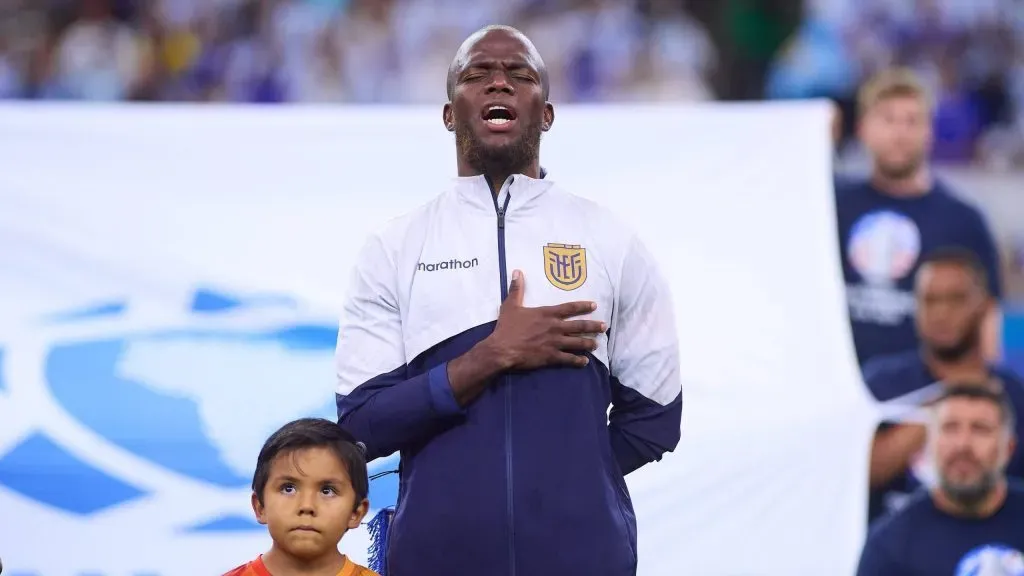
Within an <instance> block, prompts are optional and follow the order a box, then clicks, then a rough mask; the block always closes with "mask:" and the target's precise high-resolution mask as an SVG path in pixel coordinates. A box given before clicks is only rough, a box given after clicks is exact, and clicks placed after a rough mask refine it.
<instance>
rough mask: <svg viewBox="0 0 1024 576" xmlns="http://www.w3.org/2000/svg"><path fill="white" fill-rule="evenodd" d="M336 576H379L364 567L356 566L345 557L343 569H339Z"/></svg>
mask: <svg viewBox="0 0 1024 576" xmlns="http://www.w3.org/2000/svg"><path fill="white" fill-rule="evenodd" d="M338 576H380V574H377V573H376V572H374V571H373V570H370V569H369V568H367V567H366V566H361V565H359V564H356V563H355V562H353V561H352V560H350V559H348V558H347V557H346V558H345V567H344V568H342V569H341V573H340V574H338Z"/></svg>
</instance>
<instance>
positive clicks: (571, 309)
mask: <svg viewBox="0 0 1024 576" xmlns="http://www.w3.org/2000/svg"><path fill="white" fill-rule="evenodd" d="M549 310H550V311H551V313H552V314H554V315H555V316H558V317H560V318H569V317H572V316H581V315H583V314H590V313H591V312H593V311H594V310H597V302H587V301H578V302H566V303H565V304H559V305H557V306H552V307H551V308H550V309H549Z"/></svg>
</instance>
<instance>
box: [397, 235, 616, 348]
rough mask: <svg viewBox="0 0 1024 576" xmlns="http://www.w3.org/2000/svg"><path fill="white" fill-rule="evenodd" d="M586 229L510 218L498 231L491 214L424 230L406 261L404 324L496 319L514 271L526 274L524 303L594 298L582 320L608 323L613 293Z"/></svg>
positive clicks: (458, 324)
mask: <svg viewBox="0 0 1024 576" xmlns="http://www.w3.org/2000/svg"><path fill="white" fill-rule="evenodd" d="M604 256H605V255H604V254H602V250H600V248H599V247H598V246H595V245H594V244H593V242H592V241H591V239H590V238H589V237H588V235H586V234H584V233H583V231H577V227H574V226H561V227H560V226H557V225H553V223H551V222H540V223H537V224H536V225H527V224H519V223H517V222H515V221H512V222H509V224H508V225H507V226H506V227H505V228H504V230H500V229H499V228H498V226H497V223H496V220H491V221H486V220H484V219H480V220H478V221H476V222H472V223H467V222H463V223H462V224H461V225H460V226H459V227H458V228H455V229H453V227H444V228H440V227H439V228H437V229H435V230H434V231H432V232H431V234H428V236H427V239H426V241H425V242H424V244H423V247H422V250H421V251H420V253H419V259H418V261H417V262H415V263H413V262H412V261H411V260H412V259H411V258H410V259H409V261H408V262H406V264H405V265H406V266H407V267H409V268H410V269H411V274H400V276H403V277H406V278H408V281H407V282H408V284H407V287H408V292H407V299H406V301H405V302H404V303H403V304H404V306H402V307H403V310H402V312H403V317H404V320H405V321H406V324H405V326H406V327H407V328H409V329H412V330H415V329H416V327H417V326H424V325H426V324H432V325H433V326H434V327H435V328H436V327H437V324H438V323H444V324H451V326H452V327H451V328H450V329H448V330H445V332H450V333H452V335H453V334H455V333H458V331H461V330H465V329H467V328H469V327H472V326H474V325H479V324H484V323H486V322H490V321H493V320H495V319H496V318H497V315H498V308H499V306H500V305H501V301H502V297H503V295H504V293H505V292H506V291H507V287H508V283H509V282H510V281H511V278H512V272H513V271H514V270H520V271H522V272H523V274H524V276H525V293H524V300H523V304H524V305H525V306H528V307H537V306H551V305H556V304H561V303H564V302H573V301H580V300H585V301H593V302H596V303H597V310H596V311H595V312H593V313H591V314H589V315H587V316H585V317H586V318H593V319H597V320H603V321H605V322H608V323H611V319H612V305H613V302H614V298H615V290H614V286H613V279H612V278H610V274H609V273H608V268H609V266H608V264H609V263H608V262H606V261H605V260H604Z"/></svg>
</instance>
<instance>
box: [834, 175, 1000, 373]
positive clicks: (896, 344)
mask: <svg viewBox="0 0 1024 576" xmlns="http://www.w3.org/2000/svg"><path fill="white" fill-rule="evenodd" d="M835 186H836V212H837V216H838V233H839V245H840V249H841V252H842V263H843V277H844V279H845V282H846V287H847V301H848V304H849V309H850V321H851V327H852V330H853V340H854V345H855V346H856V349H857V359H858V361H859V363H860V364H861V365H863V364H864V363H865V362H867V361H868V360H870V359H871V358H873V357H875V356H883V355H887V354H895V353H899V352H905V351H908V350H913V349H916V348H917V344H918V340H917V332H916V330H915V328H914V318H913V315H914V308H915V304H914V299H913V282H914V274H915V273H916V272H917V268H918V266H919V265H920V260H921V258H923V257H924V256H927V255H928V253H930V252H932V251H934V250H936V249H938V248H945V247H951V246H956V247H960V248H964V249H967V250H970V251H972V252H974V253H975V254H976V255H977V256H978V258H979V259H980V260H981V262H982V263H983V264H984V266H985V268H986V270H987V272H988V276H989V289H990V290H991V291H992V294H993V295H994V296H995V297H996V298H999V297H1001V296H1002V290H1001V281H1000V269H999V254H998V250H997V248H996V244H995V240H994V238H993V236H992V232H991V231H990V229H989V226H988V223H987V222H986V221H985V218H984V216H983V215H982V214H981V212H980V211H979V210H978V209H977V208H975V207H974V206H972V205H970V204H968V203H967V202H965V201H964V200H962V199H961V198H960V197H958V196H956V195H955V194H954V193H953V192H951V191H950V190H949V189H948V188H947V187H946V186H945V185H944V184H942V183H941V182H938V183H936V184H935V186H934V187H933V188H932V190H930V191H929V192H928V193H927V194H924V195H922V196H915V197H909V198H896V197H893V196H890V195H887V194H885V193H883V192H881V191H879V190H878V189H877V188H875V187H874V186H872V185H871V183H870V182H868V181H866V180H855V179H851V178H841V177H837V178H836V179H835Z"/></svg>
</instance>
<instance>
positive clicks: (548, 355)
mask: <svg viewBox="0 0 1024 576" xmlns="http://www.w3.org/2000/svg"><path fill="white" fill-rule="evenodd" d="M525 291H526V282H525V277H524V276H523V273H522V272H520V271H519V270H516V271H514V272H513V273H512V282H511V285H510V286H509V289H508V297H507V298H505V301H504V302H502V304H501V309H500V310H499V312H498V323H497V325H496V326H495V328H494V332H493V333H492V334H491V336H489V337H488V339H489V340H490V342H489V343H488V344H489V346H488V347H489V348H490V349H491V350H493V351H494V353H495V354H497V356H498V358H500V361H501V364H502V365H503V366H504V367H505V369H509V370H529V369H533V368H540V367H543V366H551V365H568V366H581V367H582V366H586V365H587V362H588V360H587V356H586V355H585V354H583V353H585V352H593V351H594V350H596V349H597V341H596V340H595V339H594V336H596V335H597V334H601V333H603V332H604V331H605V330H606V329H607V327H606V326H605V323H604V322H600V321H598V320H581V319H573V318H575V317H577V316H583V315H585V314H589V313H591V312H593V311H594V310H596V309H597V304H596V303H594V302H585V301H577V302H566V303H564V304H558V305H555V306H541V307H539V308H527V307H525V306H523V295H524V293H525Z"/></svg>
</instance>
